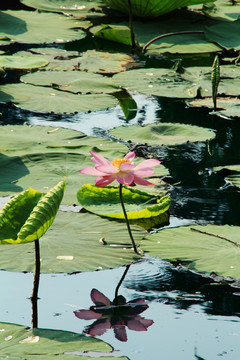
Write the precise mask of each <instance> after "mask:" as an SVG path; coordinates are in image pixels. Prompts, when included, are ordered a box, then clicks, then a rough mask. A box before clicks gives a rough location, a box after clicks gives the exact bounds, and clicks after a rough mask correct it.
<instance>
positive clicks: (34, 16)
mask: <svg viewBox="0 0 240 360" xmlns="http://www.w3.org/2000/svg"><path fill="white" fill-rule="evenodd" d="M78 27H80V22H79V21H77V20H76V19H72V18H71V17H66V16H63V15H59V14H51V13H44V12H42V13H39V12H37V11H34V12H30V11H24V10H17V11H14V10H7V11H1V12H0V34H1V37H0V39H1V40H0V43H1V44H5V43H9V42H10V41H12V42H13V41H16V42H20V43H30V44H34V43H39V44H43V43H63V42H67V41H73V40H79V39H82V38H84V37H85V36H86V34H85V33H84V32H83V31H82V30H80V29H77V30H76V29H74V28H78Z"/></svg>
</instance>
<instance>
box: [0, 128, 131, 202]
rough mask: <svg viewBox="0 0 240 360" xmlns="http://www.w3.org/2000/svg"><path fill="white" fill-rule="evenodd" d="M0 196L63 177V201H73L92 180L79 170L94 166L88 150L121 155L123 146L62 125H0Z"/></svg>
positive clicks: (41, 188)
mask: <svg viewBox="0 0 240 360" xmlns="http://www.w3.org/2000/svg"><path fill="white" fill-rule="evenodd" d="M0 135H1V143H0V153H1V156H0V177H1V183H0V196H1V195H2V196H6V195H11V194H13V193H17V192H20V191H22V190H23V189H26V188H28V187H32V186H34V188H35V189H36V190H38V191H40V192H44V191H46V189H50V188H51V187H53V186H54V185H55V184H56V183H57V182H59V181H60V180H66V182H67V188H66V191H65V194H64V198H63V203H64V204H67V205H72V204H75V203H76V201H77V198H76V193H77V190H78V189H79V187H80V186H81V185H83V184H84V183H89V182H91V181H94V180H93V177H92V176H89V175H84V174H80V173H79V170H80V169H82V168H84V167H87V166H91V165H93V163H92V161H91V155H90V154H89V151H96V152H98V153H100V154H101V155H103V156H104V157H107V158H109V159H114V158H119V157H123V156H124V155H125V154H126V153H127V152H128V149H127V147H126V146H125V145H123V144H120V143H115V142H113V141H110V140H105V139H99V138H95V137H89V136H86V135H84V134H83V133H81V132H78V131H74V130H67V129H63V128H52V127H41V126H30V127H28V126H21V125H15V126H11V125H7V126H2V127H1V128H0Z"/></svg>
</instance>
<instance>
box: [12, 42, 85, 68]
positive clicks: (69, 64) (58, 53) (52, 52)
mask: <svg viewBox="0 0 240 360" xmlns="http://www.w3.org/2000/svg"><path fill="white" fill-rule="evenodd" d="M30 54H32V55H34V56H35V59H38V58H41V57H44V58H45V59H47V60H48V65H47V66H45V68H44V70H64V71H70V70H76V69H78V67H79V63H80V60H81V57H80V55H79V53H78V51H67V50H64V49H58V48H51V47H47V48H31V49H28V50H27V51H19V52H17V53H16V55H20V56H25V55H30Z"/></svg>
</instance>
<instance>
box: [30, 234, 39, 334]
mask: <svg viewBox="0 0 240 360" xmlns="http://www.w3.org/2000/svg"><path fill="white" fill-rule="evenodd" d="M34 247H35V273H34V280H33V292H32V296H31V302H32V327H33V329H34V328H37V327H38V308H37V301H38V288H39V280H40V249H39V240H38V239H37V240H35V241H34Z"/></svg>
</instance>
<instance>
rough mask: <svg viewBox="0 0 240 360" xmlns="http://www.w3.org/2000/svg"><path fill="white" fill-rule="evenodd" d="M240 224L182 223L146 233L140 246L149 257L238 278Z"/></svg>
mask: <svg viewBox="0 0 240 360" xmlns="http://www.w3.org/2000/svg"><path fill="white" fill-rule="evenodd" d="M239 238H240V227H238V226H228V225H224V226H217V225H207V226H201V225H197V226H185V227H181V228H172V229H164V230H161V231H159V232H158V233H155V234H151V235H148V236H147V237H146V238H145V239H144V240H143V241H142V242H141V248H142V249H143V250H144V251H145V252H147V253H148V254H149V255H151V256H157V257H160V258H162V259H167V260H170V261H173V260H178V261H181V262H183V263H186V262H187V266H188V268H190V269H196V270H198V271H202V272H208V273H212V272H213V273H215V274H218V275H221V276H226V277H227V276H230V277H233V278H240V267H239V261H240V241H239Z"/></svg>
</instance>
